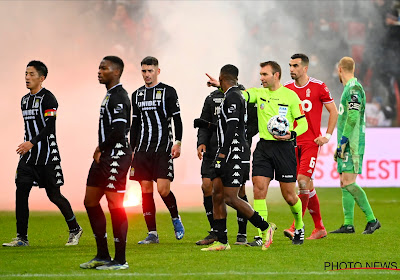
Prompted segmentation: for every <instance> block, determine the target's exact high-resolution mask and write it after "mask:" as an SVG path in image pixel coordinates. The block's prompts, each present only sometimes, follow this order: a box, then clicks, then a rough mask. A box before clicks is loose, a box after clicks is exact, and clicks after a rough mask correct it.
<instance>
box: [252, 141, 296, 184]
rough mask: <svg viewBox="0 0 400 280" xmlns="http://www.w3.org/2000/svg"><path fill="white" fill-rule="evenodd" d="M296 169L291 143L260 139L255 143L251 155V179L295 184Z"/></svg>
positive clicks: (292, 144) (294, 154)
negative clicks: (257, 177) (266, 178)
mask: <svg viewBox="0 0 400 280" xmlns="http://www.w3.org/2000/svg"><path fill="white" fill-rule="evenodd" d="M296 168H297V162H296V153H295V148H294V143H293V141H273V140H264V139H261V140H260V141H259V142H258V143H257V147H256V149H255V151H254V153H253V172H252V176H253V177H254V176H263V177H268V178H271V179H275V180H277V181H279V182H284V183H291V182H296ZM274 175H275V176H274Z"/></svg>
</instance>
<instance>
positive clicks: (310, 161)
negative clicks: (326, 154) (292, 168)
mask: <svg viewBox="0 0 400 280" xmlns="http://www.w3.org/2000/svg"><path fill="white" fill-rule="evenodd" d="M318 152H319V146H318V145H316V144H314V143H313V145H309V144H300V145H299V144H297V147H296V160H297V176H298V175H299V174H301V175H304V176H307V177H310V178H313V174H314V169H315V164H316V163H317V157H318Z"/></svg>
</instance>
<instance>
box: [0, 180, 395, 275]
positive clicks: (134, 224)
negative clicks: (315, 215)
mask: <svg viewBox="0 0 400 280" xmlns="http://www.w3.org/2000/svg"><path fill="white" fill-rule="evenodd" d="M249 191H250V189H249ZM365 191H366V193H367V195H368V198H369V200H370V203H371V205H372V208H373V210H374V213H375V215H376V217H377V218H378V219H379V220H380V221H381V223H382V228H381V229H379V230H378V231H376V232H375V233H374V234H372V235H363V234H361V233H362V231H363V230H364V227H365V225H366V221H365V218H364V215H363V213H362V212H361V210H360V209H358V208H357V206H356V210H355V228H356V233H355V234H338V235H334V234H328V236H327V237H326V238H324V239H321V240H305V243H304V244H303V245H301V246H294V245H292V244H291V242H290V241H289V240H288V239H287V238H285V237H284V236H283V230H284V229H285V228H288V227H289V226H290V224H291V222H292V215H291V213H290V210H289V207H288V206H287V205H286V203H285V202H284V200H283V198H282V197H281V195H280V191H279V189H277V188H271V189H270V190H269V194H268V196H269V197H268V213H269V220H270V221H272V222H275V223H276V224H277V226H278V230H277V232H276V234H275V236H274V243H273V244H272V245H271V247H270V248H269V249H268V250H267V251H262V250H261V247H255V248H249V247H244V246H235V245H233V243H234V242H235V241H236V233H237V223H236V213H235V212H234V211H229V214H228V238H229V241H230V244H231V247H232V249H231V250H230V251H223V252H201V251H200V249H201V248H202V246H197V245H195V242H196V241H197V240H199V239H202V238H203V237H205V236H206V235H207V230H208V222H207V219H206V216H205V214H204V211H193V212H181V213H180V214H181V217H182V221H183V224H184V226H185V229H186V234H185V237H184V238H183V239H182V240H180V241H178V240H176V239H175V236H174V232H173V226H172V223H171V219H170V216H169V213H165V212H163V213H158V214H157V226H158V233H159V236H160V244H151V245H138V244H137V242H138V241H139V240H141V239H143V238H145V237H146V232H147V229H146V226H145V223H144V219H143V217H142V215H141V213H135V214H132V213H130V214H128V218H129V231H128V243H127V261H128V263H129V265H130V268H129V269H128V270H125V271H111V272H109V271H107V272H104V271H103V272H102V271H96V270H83V269H80V268H79V264H80V263H83V262H86V261H88V260H90V259H91V258H93V257H94V255H95V253H96V249H95V241H94V238H93V235H92V230H91V228H90V224H89V221H88V218H87V216H86V213H77V218H78V221H79V223H80V224H81V226H82V227H83V229H84V233H83V236H82V238H81V240H80V243H79V245H78V246H71V247H65V246H64V244H65V243H66V241H67V238H68V232H67V227H66V225H65V222H64V221H63V218H62V216H61V214H60V213H59V212H32V213H31V217H30V222H29V241H30V246H29V247H22V248H6V247H2V248H0V250H1V253H0V279H17V278H18V279H20V278H21V279H24V278H29V279H43V278H47V279H110V278H115V277H118V278H119V279H177V278H182V279H202V280H205V279H227V278H229V279H267V278H273V279H400V270H344V271H328V270H331V269H332V268H326V269H325V262H334V263H337V262H339V263H340V262H360V263H362V264H363V266H365V264H366V262H368V263H373V262H382V263H383V262H391V263H392V265H393V263H394V264H395V265H396V266H397V268H400V257H399V253H398V252H399V248H400V241H399V238H398V236H399V235H400V227H399V223H398V217H399V212H400V211H399V209H400V206H399V198H400V188H381V189H378V188H368V189H365ZM317 193H318V195H319V198H320V202H321V209H322V216H323V220H324V223H325V226H326V228H327V230H328V231H331V230H334V229H337V228H338V227H339V226H340V225H341V224H342V222H343V214H342V209H341V208H342V206H341V192H340V190H339V189H338V188H332V189H317ZM199 199H200V198H199ZM46 203H50V202H46ZM198 210H200V209H198ZM106 216H107V230H108V236H109V238H108V241H109V247H110V250H111V254H112V256H113V252H114V244H113V239H112V236H113V234H112V229H111V222H110V216H109V214H106ZM304 221H305V224H306V237H308V236H309V235H310V233H311V231H312V229H313V223H312V220H311V217H310V215H309V214H308V212H306V215H305V219H304ZM256 234H257V231H256V229H255V228H254V227H253V226H252V225H251V224H250V223H249V224H248V240H249V241H252V239H253V236H254V235H256ZM0 236H1V243H3V242H9V241H10V240H11V238H13V237H15V216H14V213H13V212H0ZM391 268H394V267H393V266H391Z"/></svg>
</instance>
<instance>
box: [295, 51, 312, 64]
mask: <svg viewBox="0 0 400 280" xmlns="http://www.w3.org/2000/svg"><path fill="white" fill-rule="evenodd" d="M290 58H291V59H296V58H300V59H301V64H303V66H308V63H309V62H310V60H309V59H308V56H307V55H305V54H304V53H295V54H294V55H292V56H291V57H290Z"/></svg>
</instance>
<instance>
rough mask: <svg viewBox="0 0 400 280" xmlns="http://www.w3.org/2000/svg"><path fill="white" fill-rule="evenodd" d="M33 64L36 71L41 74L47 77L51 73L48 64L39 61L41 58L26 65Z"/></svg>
mask: <svg viewBox="0 0 400 280" xmlns="http://www.w3.org/2000/svg"><path fill="white" fill-rule="evenodd" d="M29 66H32V67H34V68H35V69H36V71H37V72H38V74H39V76H44V77H45V78H46V77H47V74H48V73H49V71H48V70H47V66H46V65H45V64H44V63H43V62H41V61H39V60H32V61H30V62H29V63H28V65H26V67H29Z"/></svg>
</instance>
